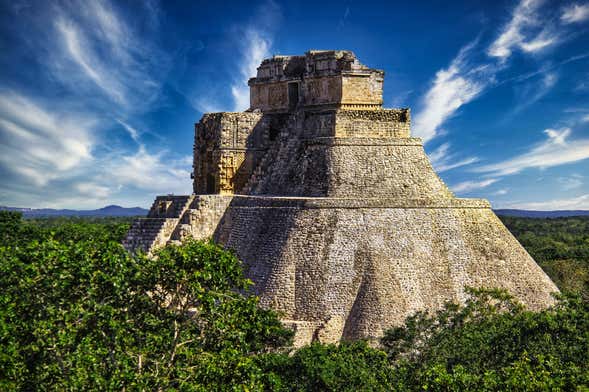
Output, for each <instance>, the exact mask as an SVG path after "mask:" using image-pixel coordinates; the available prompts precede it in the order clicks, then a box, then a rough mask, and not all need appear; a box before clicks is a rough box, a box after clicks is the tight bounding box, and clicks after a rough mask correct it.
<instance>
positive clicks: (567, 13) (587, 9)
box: [560, 3, 589, 23]
mask: <svg viewBox="0 0 589 392" xmlns="http://www.w3.org/2000/svg"><path fill="white" fill-rule="evenodd" d="M587 19H589V3H585V4H571V5H569V6H567V7H565V8H564V9H563V10H562V15H561V16H560V20H561V21H562V22H563V23H578V22H583V21H585V20H587Z"/></svg>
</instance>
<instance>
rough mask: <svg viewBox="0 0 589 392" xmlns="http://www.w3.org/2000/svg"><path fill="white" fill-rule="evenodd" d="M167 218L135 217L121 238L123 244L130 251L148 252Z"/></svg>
mask: <svg viewBox="0 0 589 392" xmlns="http://www.w3.org/2000/svg"><path fill="white" fill-rule="evenodd" d="M166 221H167V218H138V219H136V220H135V221H134V222H133V224H132V225H131V228H130V229H129V231H128V233H127V237H125V239H124V240H123V246H124V247H125V249H127V250H130V251H136V250H142V251H143V252H148V251H149V250H151V247H152V245H153V243H154V242H155V241H156V239H157V238H158V236H159V234H160V232H161V231H162V228H163V227H164V225H165V224H166Z"/></svg>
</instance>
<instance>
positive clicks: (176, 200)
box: [123, 195, 194, 253]
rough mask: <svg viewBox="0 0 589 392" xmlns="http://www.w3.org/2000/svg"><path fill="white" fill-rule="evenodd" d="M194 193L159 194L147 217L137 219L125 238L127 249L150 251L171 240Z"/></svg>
mask: <svg viewBox="0 0 589 392" xmlns="http://www.w3.org/2000/svg"><path fill="white" fill-rule="evenodd" d="M193 200H194V195H189V196H173V195H168V196H158V197H157V198H156V199H155V201H154V202H153V204H152V206H151V209H150V210H149V213H148V215H147V217H146V218H139V219H136V220H135V221H134V222H133V224H132V225H131V228H130V229H129V231H128V232H127V236H126V237H125V239H124V240H123V246H124V247H125V249H127V250H129V251H132V252H136V251H142V252H145V253H150V252H151V251H153V250H154V249H156V248H158V247H160V246H164V245H166V244H167V243H168V241H169V240H170V238H171V236H172V234H173V233H174V231H175V229H176V226H178V222H179V221H180V218H181V217H182V215H183V214H184V212H185V211H186V210H187V209H188V208H189V207H190V205H191V203H192V201H193Z"/></svg>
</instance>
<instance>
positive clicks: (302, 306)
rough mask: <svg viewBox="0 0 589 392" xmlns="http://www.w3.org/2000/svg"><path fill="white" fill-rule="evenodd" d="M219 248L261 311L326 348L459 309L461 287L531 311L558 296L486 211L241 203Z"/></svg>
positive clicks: (443, 206)
mask: <svg viewBox="0 0 589 392" xmlns="http://www.w3.org/2000/svg"><path fill="white" fill-rule="evenodd" d="M260 199H264V200H263V201H261V200H260ZM260 203H262V204H260ZM424 205H427V206H426V207H424ZM215 238H216V239H217V240H218V241H220V242H221V243H223V244H224V245H225V246H226V247H227V248H231V249H234V250H235V251H236V253H237V255H238V257H239V258H240V259H242V260H244V261H245V263H246V265H247V267H248V268H247V271H248V276H249V277H250V278H251V279H252V280H253V281H254V282H255V284H256V285H255V289H256V291H257V293H258V294H259V295H261V297H262V304H264V305H265V306H269V307H272V308H273V309H276V310H278V311H280V312H282V313H283V317H284V318H285V319H286V320H299V321H308V322H317V323H319V325H320V327H321V331H322V332H321V333H323V334H324V335H325V336H327V337H328V338H327V339H328V340H329V339H333V337H334V336H335V337H337V339H339V338H342V337H343V338H345V339H355V338H361V337H377V336H380V335H381V333H382V331H383V329H386V328H388V327H391V326H393V325H399V324H401V323H402V322H403V321H404V319H405V318H406V317H407V316H408V315H410V314H411V313H413V312H415V311H417V310H422V309H430V310H434V309H437V308H439V307H440V306H442V304H443V303H444V302H445V301H447V300H454V301H463V300H464V299H465V294H464V286H465V285H468V286H474V287H503V288H506V289H507V290H509V291H510V292H511V293H513V294H514V295H515V296H516V297H517V298H518V299H520V300H521V301H522V302H524V303H525V304H526V305H528V306H529V307H530V308H531V309H539V308H542V307H545V306H548V305H550V304H552V303H553V299H552V298H551V297H550V294H549V293H551V292H555V291H557V288H556V287H555V286H554V284H553V283H552V282H551V281H550V279H549V278H548V277H547V276H546V275H545V274H544V272H543V271H542V270H541V269H540V267H538V266H537V265H536V263H535V262H534V261H533V260H532V258H531V257H530V256H529V255H528V254H527V253H526V251H525V250H524V249H523V248H522V247H521V245H520V244H519V243H518V242H517V240H516V239H515V238H514V237H513V236H512V235H511V234H510V233H509V231H508V230H507V229H506V228H505V227H504V226H503V225H502V223H501V222H500V221H499V219H498V218H497V217H496V216H495V215H494V213H493V212H492V210H491V209H490V208H489V207H488V203H485V202H482V201H481V202H478V201H474V202H470V201H466V200H462V201H457V202H454V201H445V202H442V203H439V204H438V205H436V204H435V203H434V204H432V203H430V202H423V203H419V202H416V203H414V202H413V201H410V200H405V201H404V202H399V201H398V200H397V201H395V199H388V200H387V199H378V200H372V201H369V202H366V201H365V200H362V199H355V200H350V199H335V198H331V199H326V198H319V199H296V198H295V199H289V198H268V197H266V198H255V197H242V196H237V197H236V198H234V199H233V201H232V203H231V205H230V207H229V208H228V210H227V213H226V216H225V218H224V224H223V225H221V226H220V227H219V229H218V230H217V232H216V234H215ZM305 331H306V332H305V334H306V335H309V331H308V328H307V329H305Z"/></svg>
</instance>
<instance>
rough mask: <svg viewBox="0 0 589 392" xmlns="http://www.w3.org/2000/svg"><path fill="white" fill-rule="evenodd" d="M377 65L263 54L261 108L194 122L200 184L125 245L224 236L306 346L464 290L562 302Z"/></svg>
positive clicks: (332, 56) (257, 84)
mask: <svg viewBox="0 0 589 392" xmlns="http://www.w3.org/2000/svg"><path fill="white" fill-rule="evenodd" d="M382 76H383V73H382V71H378V70H373V69H370V68H368V67H366V66H364V65H362V64H360V62H359V61H358V60H357V59H356V58H355V57H354V55H353V53H351V52H347V51H311V52H308V53H307V54H306V55H305V56H279V57H274V58H272V59H269V60H264V62H263V63H262V65H261V66H260V67H259V68H258V75H257V77H256V78H253V79H251V80H250V87H251V105H252V108H251V110H250V111H248V112H245V113H212V114H206V115H205V116H203V118H202V120H201V121H200V122H199V123H198V124H197V125H196V128H195V144H194V173H193V176H194V192H195V194H193V195H191V196H158V198H157V199H156V201H155V202H154V204H153V206H152V209H151V211H150V213H149V215H148V217H147V218H143V219H140V220H138V221H137V222H135V223H134V224H133V226H132V228H131V230H130V231H129V234H128V236H127V238H126V240H125V241H124V244H125V246H126V247H127V248H128V249H137V248H140V249H144V250H152V249H154V248H156V247H158V246H161V245H163V244H165V243H168V242H176V241H181V240H182V239H184V238H186V237H194V238H198V239H204V238H209V237H213V238H214V239H215V240H216V241H218V242H219V243H221V244H223V245H224V246H225V247H227V248H229V249H233V250H234V251H235V252H236V254H237V255H238V257H239V258H240V259H242V260H243V261H244V263H245V266H246V271H247V274H248V276H249V277H250V278H251V279H252V280H253V281H254V282H255V290H256V292H257V294H259V295H260V296H261V299H262V304H263V305H264V306H268V307H272V308H274V309H276V310H278V311H280V312H281V313H282V316H283V318H284V322H285V324H286V325H289V326H290V327H292V328H293V329H294V330H295V331H296V341H295V344H296V345H302V344H305V343H309V342H310V341H313V340H320V341H323V342H336V341H339V340H340V339H356V338H376V337H378V336H380V335H381V334H382V332H383V330H384V329H385V328H388V327H391V326H393V325H399V324H401V323H402V322H403V321H404V319H405V318H406V317H407V316H408V315H410V314H412V313H413V312H415V311H417V310H423V309H427V310H434V309H437V308H439V307H440V306H441V305H442V304H443V303H444V302H445V301H447V300H453V301H463V300H464V299H465V292H464V287H465V286H474V287H481V286H484V287H502V288H505V289H507V290H509V291H510V292H511V293H513V294H514V295H515V296H516V297H517V298H518V299H519V300H521V301H522V302H523V303H524V304H526V305H527V306H529V307H530V308H531V309H540V308H542V307H545V306H548V305H550V304H551V303H553V299H552V297H551V296H550V294H551V293H552V292H555V291H557V288H556V286H554V284H553V283H552V282H551V281H550V279H549V278H548V277H547V276H546V274H544V272H543V271H542V270H541V269H540V267H538V265H536V263H535V262H534V260H533V259H532V258H531V257H530V256H529V255H528V254H527V252H526V251H525V250H524V249H523V247H522V246H521V245H520V244H519V243H518V242H517V240H516V239H515V238H514V237H513V236H512V235H511V234H510V233H509V232H508V231H507V229H506V228H505V227H504V226H503V224H502V223H501V222H500V221H499V219H498V218H497V217H496V216H495V214H494V213H493V211H492V210H491V208H490V205H489V203H488V202H487V201H486V200H476V199H458V198H456V197H455V196H454V195H453V194H452V192H451V191H450V190H449V189H448V188H447V187H446V185H445V184H444V183H443V181H442V180H441V179H440V178H439V177H438V176H437V175H436V173H435V172H434V170H433V168H432V166H431V164H430V162H429V160H428V158H427V155H426V154H425V152H424V150H423V146H422V142H421V140H420V139H417V138H411V137H410V122H411V118H410V112H409V110H408V109H383V108H381V106H380V105H381V103H382ZM293 83H295V84H296V85H293ZM289 86H290V87H289ZM293 86H294V87H293ZM295 87H296V89H295ZM289 89H290V90H289ZM295 92H296V93H295Z"/></svg>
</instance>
